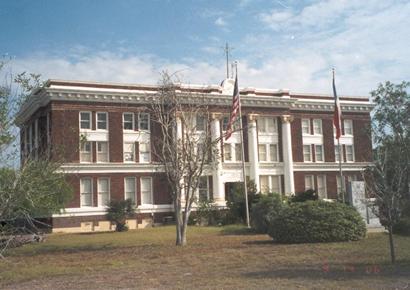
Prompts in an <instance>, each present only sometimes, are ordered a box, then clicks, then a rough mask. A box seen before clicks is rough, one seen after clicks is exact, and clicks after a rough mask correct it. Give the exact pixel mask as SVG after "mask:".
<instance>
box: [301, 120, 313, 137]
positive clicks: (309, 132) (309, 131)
mask: <svg viewBox="0 0 410 290" xmlns="http://www.w3.org/2000/svg"><path fill="white" fill-rule="evenodd" d="M304 120H306V121H307V122H308V133H305V132H303V121H304ZM300 125H301V126H300V127H301V130H302V135H311V133H312V132H311V128H310V119H305V118H303V119H301V121H300Z"/></svg>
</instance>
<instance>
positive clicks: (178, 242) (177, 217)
mask: <svg viewBox="0 0 410 290" xmlns="http://www.w3.org/2000/svg"><path fill="white" fill-rule="evenodd" d="M174 210H175V226H176V240H175V244H176V245H177V246H180V245H182V232H181V225H182V217H181V213H180V206H178V202H177V201H175V202H174Z"/></svg>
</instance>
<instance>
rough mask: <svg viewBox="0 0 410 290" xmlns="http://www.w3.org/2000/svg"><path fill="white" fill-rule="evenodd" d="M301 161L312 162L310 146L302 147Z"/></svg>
mask: <svg viewBox="0 0 410 290" xmlns="http://www.w3.org/2000/svg"><path fill="white" fill-rule="evenodd" d="M303 161H304V162H311V161H312V152H311V146H310V145H303Z"/></svg>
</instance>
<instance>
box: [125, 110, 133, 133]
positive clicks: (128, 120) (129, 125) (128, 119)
mask: <svg viewBox="0 0 410 290" xmlns="http://www.w3.org/2000/svg"><path fill="white" fill-rule="evenodd" d="M122 127H123V129H124V130H134V113H124V114H122Z"/></svg>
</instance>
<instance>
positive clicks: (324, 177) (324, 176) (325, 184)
mask: <svg viewBox="0 0 410 290" xmlns="http://www.w3.org/2000/svg"><path fill="white" fill-rule="evenodd" d="M319 176H322V177H323V182H324V191H325V193H324V195H325V197H324V198H325V199H327V198H328V196H327V180H326V175H325V174H320V175H317V176H316V178H317V187H318V188H317V195H318V196H319Z"/></svg>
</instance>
